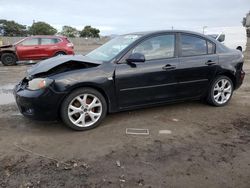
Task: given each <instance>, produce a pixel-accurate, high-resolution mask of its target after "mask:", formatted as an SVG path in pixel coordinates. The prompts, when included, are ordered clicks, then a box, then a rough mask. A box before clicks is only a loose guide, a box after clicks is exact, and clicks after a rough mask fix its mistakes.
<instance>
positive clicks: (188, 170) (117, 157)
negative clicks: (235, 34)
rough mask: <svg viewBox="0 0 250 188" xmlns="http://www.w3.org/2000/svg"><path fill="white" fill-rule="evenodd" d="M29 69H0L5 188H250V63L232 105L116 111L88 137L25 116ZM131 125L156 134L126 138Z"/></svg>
mask: <svg viewBox="0 0 250 188" xmlns="http://www.w3.org/2000/svg"><path fill="white" fill-rule="evenodd" d="M29 66H30V65H19V66H14V67H4V66H2V65H0V187H192V188H193V187H249V185H250V178H249V177H250V158H249V156H250V61H246V62H245V65H244V70H245V71H246V78H245V82H244V84H243V85H242V87H241V88H240V89H239V90H237V91H236V92H235V93H234V96H233V98H232V101H231V102H230V104H229V105H227V106H225V107H222V108H215V107H211V106H208V105H206V104H204V103H202V102H199V101H191V102H190V101H189V102H184V103H179V104H172V105H166V106H161V107H155V108H149V109H142V110H136V111H130V112H123V113H116V114H111V115H109V116H108V117H107V118H106V120H105V121H104V122H103V123H102V125H101V126H100V127H98V128H96V129H94V130H91V131H87V132H75V131H72V130H70V129H68V128H66V127H65V126H64V125H63V124H62V123H61V122H35V121H32V120H29V119H26V118H24V117H23V116H21V115H20V114H19V112H18V110H17V107H16V105H15V103H14V99H13V96H12V88H13V86H14V84H16V83H17V82H18V81H19V80H20V79H21V78H22V77H23V76H24V75H25V71H26V70H27V68H28V67H29ZM131 127H132V128H147V129H149V131H150V134H149V135H148V136H139V135H126V128H131ZM160 130H169V131H167V134H159V131H160Z"/></svg>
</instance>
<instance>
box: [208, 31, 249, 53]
mask: <svg viewBox="0 0 250 188" xmlns="http://www.w3.org/2000/svg"><path fill="white" fill-rule="evenodd" d="M207 35H208V36H210V37H212V38H214V39H215V40H218V41H219V42H221V43H222V44H224V45H225V46H227V47H228V48H231V49H237V50H240V51H245V50H246V44H247V36H246V29H245V28H244V27H237V30H236V29H235V28H234V27H232V28H231V27H229V28H224V29H223V31H219V32H218V31H217V32H215V31H213V30H212V29H211V30H210V31H209V30H208V32H207Z"/></svg>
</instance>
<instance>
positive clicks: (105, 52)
mask: <svg viewBox="0 0 250 188" xmlns="http://www.w3.org/2000/svg"><path fill="white" fill-rule="evenodd" d="M140 37H141V35H122V36H119V37H116V38H114V39H112V40H110V41H109V42H107V43H106V44H104V45H102V46H100V47H99V48H97V49H95V50H93V51H92V52H90V53H89V54H87V55H86V56H87V57H89V58H91V59H95V60H99V61H110V60H112V59H113V58H114V57H115V56H116V55H118V54H119V53H120V52H121V51H122V50H124V49H125V48H126V47H128V46H129V45H130V44H131V43H133V42H134V41H135V40H137V39H139V38H140Z"/></svg>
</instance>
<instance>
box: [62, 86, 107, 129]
mask: <svg viewBox="0 0 250 188" xmlns="http://www.w3.org/2000/svg"><path fill="white" fill-rule="evenodd" d="M106 114H107V104H106V100H105V98H104V97H103V96H102V94H101V93H99V92H98V91H96V90H94V89H92V88H81V89H77V90H75V91H73V92H72V93H71V94H70V95H69V96H68V97H67V98H66V99H65V100H64V101H63V103H62V107H61V118H62V120H63V122H64V123H65V124H66V125H67V126H68V127H70V128H72V129H74V130H78V131H83V130H88V129H92V128H95V127H97V126H98V125H99V124H100V122H101V121H102V120H103V118H104V117H105V116H106Z"/></svg>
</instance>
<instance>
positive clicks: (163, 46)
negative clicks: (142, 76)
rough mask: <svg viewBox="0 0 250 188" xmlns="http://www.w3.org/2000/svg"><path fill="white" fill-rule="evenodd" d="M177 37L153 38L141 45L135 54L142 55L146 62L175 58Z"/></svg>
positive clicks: (172, 35) (163, 36) (135, 50)
mask: <svg viewBox="0 0 250 188" xmlns="http://www.w3.org/2000/svg"><path fill="white" fill-rule="evenodd" d="M174 50H175V35H174V34H169V35H161V36H157V37H152V38H150V39H147V40H145V41H143V42H142V43H140V44H139V45H138V46H137V47H135V49H134V50H133V53H142V54H144V56H145V59H146V60H153V59H165V58H171V57H174Z"/></svg>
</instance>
